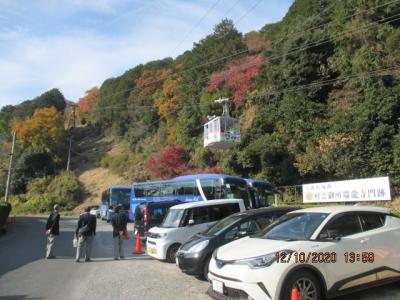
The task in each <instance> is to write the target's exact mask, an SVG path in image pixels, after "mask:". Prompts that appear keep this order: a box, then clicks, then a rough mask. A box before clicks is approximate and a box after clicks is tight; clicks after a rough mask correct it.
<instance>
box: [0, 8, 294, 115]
mask: <svg viewBox="0 0 400 300" xmlns="http://www.w3.org/2000/svg"><path fill="white" fill-rule="evenodd" d="M292 2H293V0H193V1H185V0H147V1H144V0H141V1H139V0H34V1H32V0H0V82H1V84H0V107H2V106H4V105H7V104H17V103H20V102H22V101H23V100H27V99H32V98H34V97H36V96H38V95H40V94H41V93H43V92H45V91H47V90H49V89H51V88H59V89H60V91H61V92H62V93H63V94H64V96H65V97H66V98H67V99H68V100H72V101H77V100H78V99H79V98H80V97H82V96H83V95H84V92H85V91H86V90H88V89H89V88H91V87H93V86H100V85H101V84H102V82H103V81H104V80H106V79H107V78H109V77H115V76H118V75H120V74H122V73H123V72H124V71H126V70H127V69H129V68H132V67H134V66H136V65H138V64H140V63H146V62H148V61H151V60H155V59H162V58H165V57H168V56H172V57H176V56H177V55H179V54H181V53H182V52H184V51H185V50H188V49H191V48H192V46H193V42H196V41H198V40H200V39H201V38H203V37H205V36H206V35H207V34H209V33H211V32H212V30H213V27H214V26H215V24H217V23H218V22H219V21H220V20H221V19H222V18H230V19H232V20H233V21H234V23H235V26H236V27H237V28H238V29H239V30H240V31H241V32H243V33H246V32H248V31H251V30H258V29H260V28H261V27H262V26H263V25H265V24H267V23H273V22H276V21H279V20H281V19H282V17H283V16H284V15H285V14H286V12H287V10H288V8H289V7H290V5H291V3H292ZM211 8H212V9H211ZM251 8H253V9H251ZM250 9H251V10H250ZM200 20H202V21H201V23H200V24H199V25H198V26H197V27H196V28H195V29H193V27H194V26H195V25H196V24H197V23H198V22H199V21H200Z"/></svg>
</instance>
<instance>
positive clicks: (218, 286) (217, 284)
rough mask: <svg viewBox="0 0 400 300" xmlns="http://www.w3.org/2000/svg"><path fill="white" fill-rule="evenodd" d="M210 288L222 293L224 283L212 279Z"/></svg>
mask: <svg viewBox="0 0 400 300" xmlns="http://www.w3.org/2000/svg"><path fill="white" fill-rule="evenodd" d="M212 288H213V290H214V291H216V292H217V293H220V294H223V293H224V283H223V282H221V281H218V280H214V279H213V280H212Z"/></svg>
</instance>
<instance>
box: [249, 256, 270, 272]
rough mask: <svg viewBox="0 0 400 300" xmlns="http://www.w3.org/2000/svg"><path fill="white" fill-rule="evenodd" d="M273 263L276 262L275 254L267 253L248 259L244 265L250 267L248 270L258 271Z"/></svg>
mask: <svg viewBox="0 0 400 300" xmlns="http://www.w3.org/2000/svg"><path fill="white" fill-rule="evenodd" d="M275 261H276V255H275V253H269V254H266V255H261V256H257V257H253V258H250V259H248V260H247V261H246V263H247V264H248V265H249V266H250V268H252V269H258V268H265V267H269V266H270V265H272V264H273V263H274V262H275Z"/></svg>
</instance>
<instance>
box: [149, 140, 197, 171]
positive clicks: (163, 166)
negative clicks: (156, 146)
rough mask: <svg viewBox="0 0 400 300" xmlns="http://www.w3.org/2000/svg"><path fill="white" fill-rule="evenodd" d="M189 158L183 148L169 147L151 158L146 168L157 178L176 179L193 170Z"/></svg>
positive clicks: (178, 146)
mask: <svg viewBox="0 0 400 300" xmlns="http://www.w3.org/2000/svg"><path fill="white" fill-rule="evenodd" d="M187 156H188V155H187V152H186V149H185V148H184V147H183V146H180V145H169V146H167V147H165V148H162V149H160V151H159V152H158V153H156V154H154V155H153V156H152V157H150V158H149V159H148V160H147V161H146V165H145V167H146V170H147V172H149V173H150V174H151V175H152V176H153V177H155V178H171V177H175V176H178V175H182V174H185V173H187V172H188V171H189V170H190V169H191V166H190V164H189V163H188V161H189V160H188V157H187Z"/></svg>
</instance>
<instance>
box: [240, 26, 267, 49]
mask: <svg viewBox="0 0 400 300" xmlns="http://www.w3.org/2000/svg"><path fill="white" fill-rule="evenodd" d="M244 42H245V43H246V46H247V49H248V50H249V51H250V52H253V53H257V52H260V51H262V50H264V49H266V48H267V46H268V43H267V42H266V41H265V40H264V39H263V38H262V36H261V34H259V33H258V32H256V31H250V32H249V33H247V34H246V35H245V37H244Z"/></svg>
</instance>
